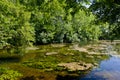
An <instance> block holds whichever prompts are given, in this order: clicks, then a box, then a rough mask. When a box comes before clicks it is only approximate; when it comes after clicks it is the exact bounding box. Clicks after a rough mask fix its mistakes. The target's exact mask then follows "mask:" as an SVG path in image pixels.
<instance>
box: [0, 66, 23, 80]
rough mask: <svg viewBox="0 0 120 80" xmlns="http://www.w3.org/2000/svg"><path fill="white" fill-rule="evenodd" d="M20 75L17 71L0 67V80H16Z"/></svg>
mask: <svg viewBox="0 0 120 80" xmlns="http://www.w3.org/2000/svg"><path fill="white" fill-rule="evenodd" d="M21 76H22V74H21V73H18V72H17V71H13V70H9V69H7V68H1V67H0V80H17V79H18V78H19V77H21Z"/></svg>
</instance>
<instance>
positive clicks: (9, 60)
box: [0, 56, 21, 63]
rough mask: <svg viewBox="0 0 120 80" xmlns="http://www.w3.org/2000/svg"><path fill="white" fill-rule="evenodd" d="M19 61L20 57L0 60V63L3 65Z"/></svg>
mask: <svg viewBox="0 0 120 80" xmlns="http://www.w3.org/2000/svg"><path fill="white" fill-rule="evenodd" d="M20 61H21V57H16V56H11V57H2V58H0V63H3V62H20Z"/></svg>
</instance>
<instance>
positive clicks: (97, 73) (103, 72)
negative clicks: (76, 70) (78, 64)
mask: <svg viewBox="0 0 120 80" xmlns="http://www.w3.org/2000/svg"><path fill="white" fill-rule="evenodd" d="M79 80H120V57H116V56H111V58H110V59H108V60H104V61H101V63H100V66H99V67H98V68H96V69H93V70H92V71H91V72H90V73H89V74H87V75H86V76H85V77H83V78H81V77H80V78H79Z"/></svg>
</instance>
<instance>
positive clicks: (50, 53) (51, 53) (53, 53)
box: [46, 52, 58, 56]
mask: <svg viewBox="0 0 120 80" xmlns="http://www.w3.org/2000/svg"><path fill="white" fill-rule="evenodd" d="M55 54H58V53H57V52H48V53H46V56H49V55H55Z"/></svg>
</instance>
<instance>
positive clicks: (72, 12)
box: [0, 0, 120, 48]
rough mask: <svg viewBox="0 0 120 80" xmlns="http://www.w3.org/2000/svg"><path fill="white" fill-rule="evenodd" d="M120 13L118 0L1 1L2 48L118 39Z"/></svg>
mask: <svg viewBox="0 0 120 80" xmlns="http://www.w3.org/2000/svg"><path fill="white" fill-rule="evenodd" d="M90 1H91V2H92V3H91V2H90ZM90 3H91V4H90ZM86 5H89V6H90V7H89V8H87V7H85V6H86ZM119 9H120V2H119V1H117V0H109V1H107V0H0V47H1V48H3V47H4V46H8V45H10V46H13V47H22V46H29V45H31V44H36V45H39V44H48V43H61V42H67V43H68V42H69V43H71V42H81V41H94V40H98V39H100V38H102V39H104V37H106V36H108V35H111V37H106V38H105V39H111V38H115V37H116V36H117V37H116V38H117V39H119V34H120V32H119V30H120V27H119V21H120V17H119V16H120V14H119V11H120V10H119Z"/></svg>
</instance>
